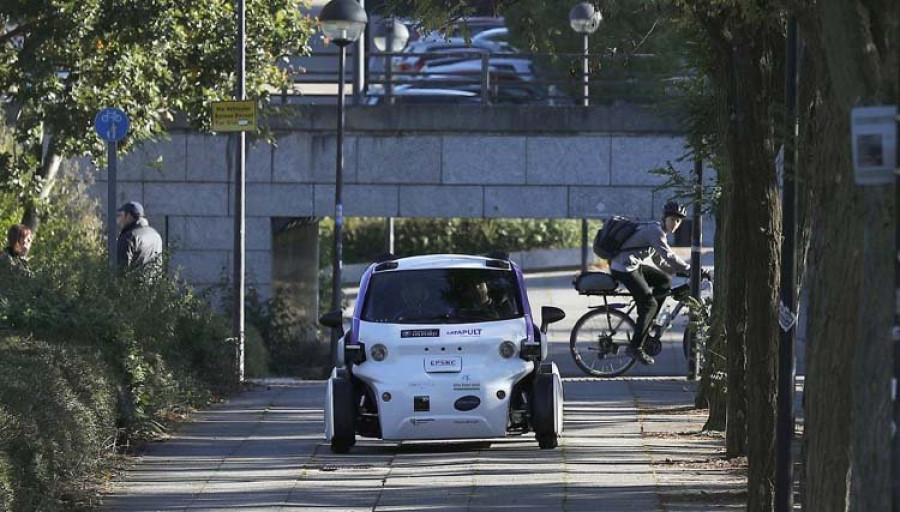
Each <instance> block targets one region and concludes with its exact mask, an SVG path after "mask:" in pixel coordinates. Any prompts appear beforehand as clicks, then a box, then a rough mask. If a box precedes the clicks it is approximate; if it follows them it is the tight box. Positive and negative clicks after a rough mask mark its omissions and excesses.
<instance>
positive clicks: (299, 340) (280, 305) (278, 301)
mask: <svg viewBox="0 0 900 512" xmlns="http://www.w3.org/2000/svg"><path fill="white" fill-rule="evenodd" d="M247 323H248V327H247V333H248V336H247V343H248V345H247V346H248V348H247V354H246V355H247V358H248V360H249V358H250V355H251V354H250V348H249V343H250V336H249V334H250V333H251V332H254V333H258V334H259V336H260V341H261V342H262V346H261V347H260V349H261V350H265V351H266V353H267V355H268V356H269V357H268V360H269V366H268V368H269V370H270V371H271V373H273V374H275V375H283V376H291V377H301V378H324V377H325V376H327V373H328V371H329V370H330V368H328V366H329V365H328V356H329V354H328V353H327V352H328V346H327V345H323V344H322V343H320V342H319V341H318V337H319V330H318V328H317V327H316V326H315V325H310V324H309V323H307V322H305V321H303V315H302V314H301V312H300V311H299V310H298V309H297V308H296V307H294V306H293V305H292V304H291V302H290V300H289V299H288V298H287V295H286V294H279V293H276V294H275V297H273V298H272V299H269V300H268V301H265V302H262V301H260V300H259V297H258V296H256V295H252V294H251V295H249V296H248V298H247ZM251 326H252V327H251ZM260 349H254V350H260ZM247 368H248V370H247V371H248V374H249V363H248V366H247Z"/></svg>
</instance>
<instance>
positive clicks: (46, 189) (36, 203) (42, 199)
mask: <svg viewBox="0 0 900 512" xmlns="http://www.w3.org/2000/svg"><path fill="white" fill-rule="evenodd" d="M48 137H49V139H50V140H49V141H48V142H47V151H46V152H44V153H43V154H42V159H41V166H40V168H39V169H38V171H37V176H38V177H39V178H40V181H41V191H40V193H39V194H38V197H36V198H30V199H27V200H26V202H25V204H24V205H23V206H24V207H25V213H24V214H23V215H22V224H25V225H26V226H28V227H29V228H31V230H32V231H34V232H37V230H38V227H39V226H40V223H41V219H40V213H39V209H40V206H41V205H42V204H44V203H46V202H47V201H48V200H49V199H50V194H51V193H52V192H53V187H54V186H55V185H56V179H57V177H58V175H59V167H60V165H61V164H62V155H61V154H60V153H59V151H58V144H57V143H56V137H53V136H52V135H50V136H48Z"/></svg>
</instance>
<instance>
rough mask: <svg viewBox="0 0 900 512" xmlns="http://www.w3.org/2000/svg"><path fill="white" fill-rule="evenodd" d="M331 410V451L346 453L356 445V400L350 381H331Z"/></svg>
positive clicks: (339, 379)
mask: <svg viewBox="0 0 900 512" xmlns="http://www.w3.org/2000/svg"><path fill="white" fill-rule="evenodd" d="M331 410H332V414H333V415H334V416H333V421H334V435H332V437H331V451H333V452H334V453H347V452H349V451H350V448H351V447H353V446H354V445H355V444H356V400H355V393H354V392H353V383H352V382H350V379H341V378H338V379H334V380H333V381H332V404H331Z"/></svg>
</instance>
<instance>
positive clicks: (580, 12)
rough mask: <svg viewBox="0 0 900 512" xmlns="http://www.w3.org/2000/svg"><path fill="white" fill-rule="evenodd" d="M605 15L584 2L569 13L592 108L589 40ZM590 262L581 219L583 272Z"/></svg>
mask: <svg viewBox="0 0 900 512" xmlns="http://www.w3.org/2000/svg"><path fill="white" fill-rule="evenodd" d="M602 20H603V15H602V14H601V13H600V10H599V9H595V8H594V6H593V5H591V4H589V3H587V2H583V3H580V4H578V5H576V6H575V7H572V9H571V10H570V11H569V24H570V25H571V26H572V30H574V31H575V32H576V33H579V34H582V35H583V36H584V63H583V68H582V80H583V83H584V92H583V94H584V95H583V96H582V100H581V101H582V105H584V106H585V107H588V106H590V104H591V102H590V78H589V74H588V71H589V67H590V62H588V58H589V55H590V53H589V46H588V39H589V38H590V35H591V34H593V33H594V32H596V31H597V28H598V27H599V26H600V21H602ZM587 262H588V221H587V219H586V218H582V219H581V271H582V272H586V271H587Z"/></svg>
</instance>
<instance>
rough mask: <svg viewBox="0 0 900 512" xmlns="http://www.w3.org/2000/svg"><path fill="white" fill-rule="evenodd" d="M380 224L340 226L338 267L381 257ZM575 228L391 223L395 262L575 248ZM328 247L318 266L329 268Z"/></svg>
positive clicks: (326, 228)
mask: <svg viewBox="0 0 900 512" xmlns="http://www.w3.org/2000/svg"><path fill="white" fill-rule="evenodd" d="M332 229H333V225H332V224H331V222H330V221H329V220H323V221H322V222H321V223H320V235H319V238H320V240H323V241H325V240H331V239H332V237H333V234H332ZM384 238H385V223H384V219H380V218H359V217H357V218H352V219H347V221H346V224H345V226H344V248H343V251H344V261H345V262H346V263H362V262H368V261H372V256H373V255H376V254H379V253H383V252H384ZM580 243H581V223H580V221H579V220H576V219H403V218H398V219H396V220H395V222H394V253H395V254H396V255H397V256H414V255H418V254H440V253H462V254H488V253H490V252H493V251H495V250H498V249H499V250H504V251H507V252H513V251H524V250H530V249H554V248H562V247H576V246H578V245H579V244H580ZM331 254H332V244H330V243H322V244H320V257H319V261H320V264H322V265H329V264H330V262H331Z"/></svg>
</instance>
